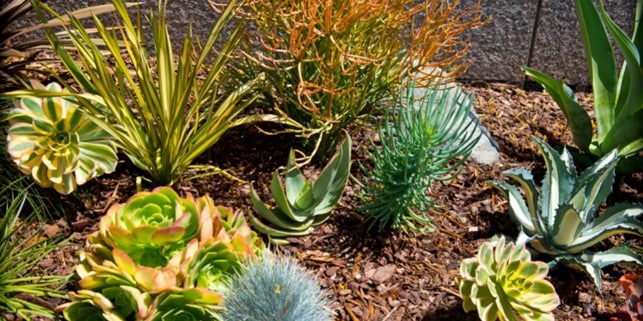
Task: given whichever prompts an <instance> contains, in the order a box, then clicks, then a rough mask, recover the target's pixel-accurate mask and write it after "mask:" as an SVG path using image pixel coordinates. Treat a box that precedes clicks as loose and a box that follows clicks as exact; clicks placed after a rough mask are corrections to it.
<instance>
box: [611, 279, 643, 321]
mask: <svg viewBox="0 0 643 321" xmlns="http://www.w3.org/2000/svg"><path fill="white" fill-rule="evenodd" d="M618 282H619V283H620V284H621V286H622V287H623V289H624V290H625V296H626V299H625V303H624V304H623V306H622V307H621V308H620V309H619V311H618V312H617V313H616V315H615V316H613V317H610V321H636V320H639V321H640V320H641V319H643V275H641V274H634V273H626V274H623V276H621V277H620V278H619V279H618Z"/></svg>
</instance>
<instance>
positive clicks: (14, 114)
mask: <svg viewBox="0 0 643 321" xmlns="http://www.w3.org/2000/svg"><path fill="white" fill-rule="evenodd" d="M46 88H47V90H49V91H53V92H65V90H64V89H63V88H62V87H61V86H60V85H59V84H57V83H55V82H52V83H50V84H49V85H47V87H46ZM8 119H9V124H10V127H9V132H8V135H7V141H8V151H9V154H10V155H11V158H12V159H13V161H14V162H15V163H16V164H17V165H18V168H19V169H20V170H21V171H22V172H23V173H25V174H30V175H31V176H32V177H33V179H34V181H36V183H38V185H40V186H43V187H53V188H54V189H55V190H56V191H58V192H59V193H63V194H69V193H71V192H73V191H74V190H76V187H77V185H82V184H84V183H86V182H87V181H88V180H90V179H92V178H94V177H97V176H99V175H102V174H105V173H111V172H113V171H114V169H116V163H117V161H118V158H117V156H116V147H115V144H114V142H113V141H112V138H111V136H110V135H109V134H108V133H107V132H106V131H104V130H102V129H101V128H100V127H98V126H97V125H96V124H95V123H94V122H93V121H91V120H90V119H89V118H88V117H86V116H85V115H83V114H82V112H81V111H80V110H79V109H78V106H77V105H75V104H74V103H72V102H71V101H70V100H67V99H65V98H63V97H46V98H38V97H25V98H22V99H20V105H19V107H17V108H15V109H13V110H12V111H11V112H10V114H9V117H8Z"/></svg>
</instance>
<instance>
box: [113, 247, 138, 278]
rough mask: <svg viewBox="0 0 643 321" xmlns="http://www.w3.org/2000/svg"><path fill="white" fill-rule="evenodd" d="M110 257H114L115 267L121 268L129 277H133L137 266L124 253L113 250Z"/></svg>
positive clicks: (116, 249)
mask: <svg viewBox="0 0 643 321" xmlns="http://www.w3.org/2000/svg"><path fill="white" fill-rule="evenodd" d="M112 256H113V257H114V262H115V263H116V265H117V266H118V267H119V268H121V269H122V270H123V271H124V272H126V273H127V274H129V275H135V274H136V270H137V268H138V267H137V266H136V263H135V262H134V260H132V258H131V257H130V256H129V255H127V253H125V251H123V250H121V249H119V248H115V249H113V250H112Z"/></svg>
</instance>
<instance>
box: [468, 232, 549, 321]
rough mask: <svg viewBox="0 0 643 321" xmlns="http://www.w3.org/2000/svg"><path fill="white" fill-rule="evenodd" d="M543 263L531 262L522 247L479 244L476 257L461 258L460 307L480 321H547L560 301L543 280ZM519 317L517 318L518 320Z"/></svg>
mask: <svg viewBox="0 0 643 321" xmlns="http://www.w3.org/2000/svg"><path fill="white" fill-rule="evenodd" d="M547 271H548V268H547V264H545V263H543V262H538V261H532V260H531V256H530V254H529V252H528V251H527V250H526V249H525V246H524V244H518V245H514V244H512V243H505V238H504V236H502V237H500V239H499V240H498V241H497V242H496V244H494V245H492V244H491V243H490V242H486V243H484V244H482V246H481V247H480V250H479V251H478V256H476V257H474V258H469V259H464V260H463V261H462V264H461V265H460V275H461V276H462V279H460V280H458V287H459V289H460V295H461V296H462V300H463V303H462V306H463V308H464V310H465V311H466V312H470V311H474V310H477V311H478V316H479V317H480V320H482V321H494V320H497V319H498V318H500V320H506V321H520V320H524V321H548V320H551V321H553V320H554V315H553V314H552V313H551V311H552V310H554V309H555V308H556V307H557V306H558V304H560V299H559V298H558V295H557V294H556V290H555V289H554V287H553V286H552V285H551V283H549V282H548V281H547V280H545V277H546V276H547ZM518 316H520V317H518Z"/></svg>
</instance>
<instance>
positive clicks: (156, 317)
mask: <svg viewBox="0 0 643 321" xmlns="http://www.w3.org/2000/svg"><path fill="white" fill-rule="evenodd" d="M222 301H223V298H222V297H221V296H220V295H219V294H216V293H214V292H211V291H209V290H206V289H203V288H194V289H180V290H179V289H177V290H171V291H167V292H164V293H163V294H161V295H159V296H158V297H157V298H156V299H154V303H153V305H152V309H150V311H151V313H150V315H148V316H147V317H146V318H145V321H202V320H218V311H219V310H221V309H222V308H221V307H219V306H218V304H220V303H221V302H222Z"/></svg>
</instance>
